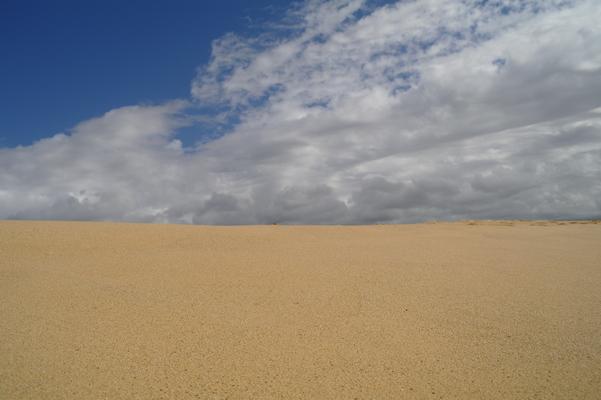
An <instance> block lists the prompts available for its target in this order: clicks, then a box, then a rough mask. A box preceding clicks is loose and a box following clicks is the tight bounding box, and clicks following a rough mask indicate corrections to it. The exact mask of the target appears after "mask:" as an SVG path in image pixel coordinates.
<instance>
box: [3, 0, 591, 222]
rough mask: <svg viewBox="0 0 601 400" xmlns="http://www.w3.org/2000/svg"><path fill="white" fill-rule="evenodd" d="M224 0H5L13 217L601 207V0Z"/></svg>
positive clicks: (6, 197) (569, 214) (366, 215)
mask: <svg viewBox="0 0 601 400" xmlns="http://www.w3.org/2000/svg"><path fill="white" fill-rule="evenodd" d="M84 3H85V4H84ZM94 3H100V2H94ZM121 3H125V5H124V4H121ZM207 3H208V2H197V1H180V2H173V1H171V2H167V1H162V0H161V1H156V2H142V1H132V2H116V1H115V2H111V1H106V2H102V4H92V2H53V3H52V4H51V5H50V4H46V5H45V3H42V2H39V3H38V2H24V1H22V2H16V1H8V2H3V4H2V5H0V54H1V59H2V61H1V62H0V88H2V90H1V91H0V102H1V103H0V218H5V219H65V220H110V221H133V222H169V223H197V224H273V223H278V224H372V223H407V222H419V221H426V220H457V219H483V218H484V219H507V218H510V219H515V218H520V219H547V218H553V219H573V218H599V216H601V25H600V24H599V23H598V21H599V20H601V3H599V2H598V1H596V0H573V1H572V0H496V1H485V0H463V1H456V0H453V1H451V0H421V1H398V2H396V1H382V0H379V1H369V0H331V1H323V0H307V1H299V2H282V1H279V2H274V1H256V2H252V5H249V4H247V3H248V2H241V1H220V2H217V3H219V4H211V5H207ZM210 3H213V2H210ZM59 6H60V7H59Z"/></svg>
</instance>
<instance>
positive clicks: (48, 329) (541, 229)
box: [0, 221, 601, 399]
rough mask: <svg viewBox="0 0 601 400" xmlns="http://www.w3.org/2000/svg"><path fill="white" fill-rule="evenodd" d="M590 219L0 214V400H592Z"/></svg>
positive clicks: (597, 377)
mask: <svg viewBox="0 0 601 400" xmlns="http://www.w3.org/2000/svg"><path fill="white" fill-rule="evenodd" d="M600 393H601V224H597V223H593V222H542V221H535V222H512V221H502V222H494V221H490V222H458V223H426V224H417V225H382V226H346V227H336V226H332V227H329V226H326V227H313V226H249V227H203V226H177V225H138V224H116V223H80V222H21V221H5V222H0V398H1V399H226V398H227V399H276V398H277V399H405V398H407V399H413V398H415V399H529V398H540V399H598V398H599V397H598V396H599V394H600Z"/></svg>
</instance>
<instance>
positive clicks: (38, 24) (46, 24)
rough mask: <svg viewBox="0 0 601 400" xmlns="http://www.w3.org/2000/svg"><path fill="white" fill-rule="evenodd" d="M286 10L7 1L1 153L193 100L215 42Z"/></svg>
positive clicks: (159, 1) (226, 0) (259, 1)
mask: <svg viewBox="0 0 601 400" xmlns="http://www.w3.org/2000/svg"><path fill="white" fill-rule="evenodd" d="M286 3H287V2H286V1H277V2H274V1H269V0H253V1H252V2H248V1H240V0H221V1H215V2H213V1H195V0H183V1H182V0H172V1H166V0H153V1H141V0H132V1H117V0H108V1H72V0H71V1H66V0H58V1H40V0H33V1H22V0H19V1H16V0H5V1H3V2H2V3H1V4H0V58H1V59H2V62H0V88H2V89H1V95H0V110H2V112H1V114H2V117H1V118H0V146H15V145H27V144H31V143H32V142H33V141H34V140H37V139H40V138H42V137H44V136H47V135H48V134H53V133H58V132H62V131H65V130H67V129H69V128H71V127H73V126H74V125H75V124H77V123H78V122H80V121H82V120H85V119H88V118H92V117H95V116H98V115H101V114H103V113H104V112H106V111H107V110H110V109H113V108H117V107H121V106H125V105H130V104H139V103H149V102H152V103H154V102H161V101H165V100H169V99H174V98H183V97H187V96H188V93H189V83H190V81H191V80H192V78H193V77H194V75H195V69H196V68H197V67H198V66H199V65H201V64H204V63H206V62H207V61H208V58H209V56H210V51H211V42H212V41H213V40H214V39H217V38H219V37H220V36H222V35H223V34H225V33H226V32H229V31H236V32H247V31H251V30H252V28H253V27H255V26H256V23H257V22H258V21H261V20H265V19H266V18H267V17H268V16H270V15H273V14H277V12H278V10H282V9H285V7H286ZM253 22H254V23H253Z"/></svg>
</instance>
